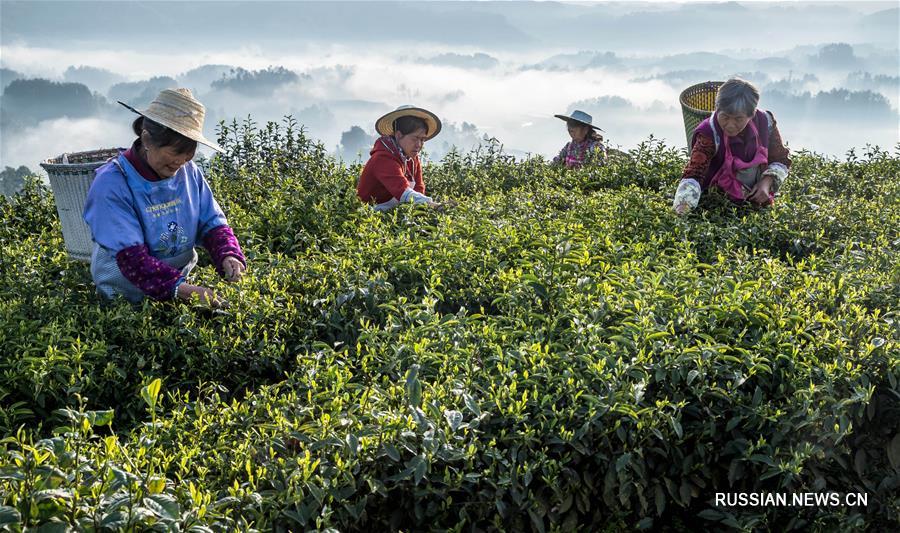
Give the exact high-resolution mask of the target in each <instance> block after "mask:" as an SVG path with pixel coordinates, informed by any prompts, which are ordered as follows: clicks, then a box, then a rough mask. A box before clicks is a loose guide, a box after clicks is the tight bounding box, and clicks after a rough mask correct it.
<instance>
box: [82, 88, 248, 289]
mask: <svg viewBox="0 0 900 533" xmlns="http://www.w3.org/2000/svg"><path fill="white" fill-rule="evenodd" d="M119 103H120V104H122V105H124V106H125V107H128V108H129V109H131V110H132V111H134V112H135V113H138V114H139V115H140V116H139V117H138V118H137V119H135V121H134V123H133V124H132V129H133V130H134V133H135V134H136V135H137V139H136V140H135V141H134V143H133V144H132V145H131V148H129V149H128V150H122V151H121V152H120V153H119V156H118V157H116V158H114V159H111V160H110V161H109V162H107V163H106V164H105V165H103V166H102V167H100V168H99V169H97V172H96V177H95V178H94V182H93V183H92V184H91V188H90V191H89V192H88V197H87V201H86V203H85V207H84V220H85V222H87V224H88V226H89V227H90V229H91V235H92V238H93V240H94V249H93V252H92V254H91V275H92V277H93V279H94V284H95V285H96V286H97V290H98V291H99V292H100V294H102V295H103V296H106V297H107V298H112V297H114V296H116V295H120V296H123V297H125V298H126V299H128V300H130V301H132V302H139V301H141V300H142V299H143V298H144V297H145V296H149V297H151V298H153V299H156V300H168V299H171V298H174V297H176V296H177V297H179V298H182V299H190V298H192V297H193V296H194V295H196V296H198V297H199V298H200V299H201V300H203V301H205V302H207V303H210V304H213V305H218V304H219V303H220V302H219V300H218V299H217V298H216V295H215V293H214V292H213V291H212V290H211V289H209V288H207V287H203V286H199V285H192V284H190V283H187V281H186V279H187V276H188V274H189V273H190V271H191V269H192V268H193V267H194V265H196V263H197V252H196V251H195V250H194V247H195V246H196V245H197V244H198V243H202V244H203V245H204V246H205V247H206V249H207V250H208V251H209V254H210V256H211V257H212V259H213V262H214V264H215V266H216V269H217V270H218V272H219V274H221V275H222V276H223V277H224V278H225V279H226V280H228V281H237V280H239V279H240V278H241V276H242V274H243V272H244V270H245V269H246V265H247V262H246V259H245V258H244V254H243V252H242V251H241V247H240V245H239V244H238V241H237V239H236V238H235V236H234V232H233V231H232V229H231V228H230V227H229V226H228V223H227V220H226V219H225V215H224V213H223V212H222V209H221V208H219V204H218V203H217V202H216V200H215V198H214V197H213V195H212V191H211V190H210V188H209V184H208V183H207V182H206V179H205V178H204V177H203V174H202V172H201V171H200V169H199V168H198V167H197V165H195V164H194V162H193V161H191V159H192V158H193V157H194V153H195V151H196V149H197V143H202V144H205V145H206V146H209V147H211V148H213V149H215V150H218V151H221V148H219V147H218V145H216V144H215V143H213V142H212V141H209V140H207V139H206V138H205V137H204V136H203V118H204V116H205V108H204V107H203V105H202V104H201V103H200V102H198V101H197V100H196V99H195V98H194V97H193V95H192V94H191V92H190V91H189V90H187V89H166V90H164V91H162V92H160V93H159V95H158V96H157V97H156V99H155V100H154V101H153V102H151V103H150V106H149V107H148V108H147V109H146V110H144V111H138V110H136V109H134V108H131V107H130V106H128V105H126V104H124V103H122V102H119Z"/></svg>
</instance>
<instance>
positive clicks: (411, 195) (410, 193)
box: [400, 188, 431, 204]
mask: <svg viewBox="0 0 900 533" xmlns="http://www.w3.org/2000/svg"><path fill="white" fill-rule="evenodd" d="M410 200H412V202H413V203H414V204H424V203H428V202H430V201H431V197H430V196H425V195H424V194H422V193H420V192H416V191H414V190H412V189H409V188H408V189H406V190H405V191H403V194H402V195H401V196H400V201H401V202H409V201H410Z"/></svg>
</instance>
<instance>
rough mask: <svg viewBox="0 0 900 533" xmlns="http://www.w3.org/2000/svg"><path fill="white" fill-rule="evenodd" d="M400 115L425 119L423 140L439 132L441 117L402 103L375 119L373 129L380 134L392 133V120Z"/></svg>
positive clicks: (394, 120)
mask: <svg viewBox="0 0 900 533" xmlns="http://www.w3.org/2000/svg"><path fill="white" fill-rule="evenodd" d="M400 117H418V118H420V119H422V120H424V121H425V125H426V126H427V131H426V133H425V140H426V141H427V140H428V139H432V138H434V136H435V135H437V134H438V133H440V132H441V119H439V118H438V117H437V115H435V114H434V113H432V112H431V111H428V110H427V109H422V108H421V107H416V106H412V105H402V106H400V107H398V108H397V109H395V110H393V111H391V112H390V113H388V114H386V115H384V116H382V117H381V118H379V119H378V120H376V121H375V131H377V132H378V133H379V134H381V135H393V134H394V122H396V120H397V119H398V118H400Z"/></svg>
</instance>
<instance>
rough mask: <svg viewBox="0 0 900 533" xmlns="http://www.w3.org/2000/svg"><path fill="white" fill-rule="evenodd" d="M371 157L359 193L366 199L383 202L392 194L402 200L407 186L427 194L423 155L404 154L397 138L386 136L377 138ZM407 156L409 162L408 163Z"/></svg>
mask: <svg viewBox="0 0 900 533" xmlns="http://www.w3.org/2000/svg"><path fill="white" fill-rule="evenodd" d="M369 155H370V156H371V157H369V160H368V161H366V166H365V167H363V171H362V174H360V176H359V185H357V186H356V194H357V196H359V199H360V200H362V201H363V202H373V203H376V204H381V203H384V202H387V201H389V200H390V199H391V198H396V199H397V200H400V197H401V196H402V195H403V192H404V191H406V189H409V188H411V189H412V190H414V191H416V192H418V193H421V194H425V182H424V181H423V180H422V164H421V163H420V162H419V156H418V155H416V156H415V157H412V158H404V157H402V156H401V152H400V147H399V146H397V145H396V142H395V141H394V140H393V138H391V137H389V136H384V137H381V138H379V139H376V140H375V146H374V147H373V148H372V151H371V152H369ZM404 159H406V163H405V164H404V161H403V160H404Z"/></svg>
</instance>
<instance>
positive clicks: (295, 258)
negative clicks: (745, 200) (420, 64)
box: [0, 124, 900, 531]
mask: <svg viewBox="0 0 900 533" xmlns="http://www.w3.org/2000/svg"><path fill="white" fill-rule="evenodd" d="M286 126H287V127H286ZM286 126H281V127H278V126H276V125H273V124H270V125H268V127H263V128H261V129H256V128H252V127H249V126H247V125H245V126H244V127H238V126H237V125H234V126H232V127H229V128H225V129H224V130H223V131H222V132H221V135H220V141H219V142H220V143H221V144H222V145H223V146H225V147H226V149H227V153H226V155H225V156H223V157H221V158H219V159H216V160H214V161H211V162H208V164H207V168H208V178H209V181H210V184H211V186H212V188H213V190H214V191H215V193H216V196H217V198H218V200H219V202H220V204H221V205H222V207H223V209H224V210H225V212H226V213H227V215H228V217H229V222H230V224H231V225H232V226H233V227H234V228H235V232H236V234H237V235H238V237H239V238H240V239H241V243H242V245H243V247H244V249H245V251H246V252H247V255H248V259H249V264H250V270H249V272H248V274H249V275H247V276H246V277H245V278H244V280H242V281H241V282H240V283H239V284H237V285H235V286H226V284H224V283H222V282H221V281H220V280H219V279H218V278H217V276H216V274H215V271H214V269H213V267H212V266H211V265H210V262H209V259H208V257H206V256H205V255H203V256H202V259H201V265H202V266H201V267H200V268H198V269H197V270H196V271H195V276H197V277H198V279H199V280H202V282H204V283H208V284H210V285H212V286H214V287H215V288H216V290H217V291H219V293H220V294H222V295H223V296H224V297H225V299H226V300H227V301H228V302H229V303H230V306H229V307H228V308H226V309H222V310H215V311H212V310H209V309H207V308H204V307H201V306H191V305H187V304H182V303H178V304H174V303H155V302H146V303H144V304H142V305H140V306H138V307H136V308H133V307H132V306H130V305H128V304H127V303H121V302H120V303H114V304H107V303H104V302H102V301H101V300H100V298H99V297H98V296H96V295H95V294H94V291H93V287H92V283H91V278H90V274H89V271H88V267H87V265H84V264H80V263H73V262H71V261H69V260H68V259H67V257H66V255H65V252H64V246H63V242H62V237H61V234H60V228H59V222H58V220H57V216H56V212H55V207H54V204H53V199H52V194H50V193H49V191H47V190H46V189H45V188H43V187H42V186H40V185H39V183H38V182H37V181H35V180H32V181H31V182H30V183H29V185H28V186H27V187H26V188H25V190H24V192H23V193H21V194H19V195H18V196H16V197H14V198H12V199H5V198H0V249H2V253H0V352H2V354H3V356H2V358H0V407H2V409H0V428H2V432H3V434H4V435H5V436H7V438H6V439H4V440H3V441H2V443H0V504H2V507H0V523H2V524H7V526H8V527H11V528H12V529H14V530H16V529H19V528H23V527H24V528H26V529H27V528H33V527H37V526H38V525H41V524H44V525H47V527H53V524H57V525H58V523H62V524H66V525H68V526H70V527H78V528H83V529H87V530H115V529H122V528H133V529H135V530H144V529H149V528H154V529H160V530H163V529H166V530H170V529H171V530H176V529H177V530H195V531H210V530H213V531H226V530H236V529H237V530H250V529H255V530H259V531H272V530H278V531H283V530H288V529H290V530H302V529H326V528H334V529H336V530H367V531H381V530H388V529H392V530H394V529H403V530H423V529H440V530H444V529H446V530H453V531H474V530H494V529H500V530H508V531H522V530H534V531H587V530H592V531H603V530H610V531H616V530H621V529H622V528H628V529H632V528H645V529H649V528H652V529H653V530H672V531H679V530H697V529H707V530H713V529H717V528H721V529H727V528H729V527H731V528H738V529H742V530H750V529H753V528H761V529H767V528H768V529H774V530H790V529H807V530H823V531H826V530H827V531H833V530H847V529H868V530H871V531H881V530H890V529H896V527H897V525H898V522H900V497H898V494H900V490H898V489H900V428H898V420H900V385H898V380H900V357H898V355H900V306H898V300H900V180H898V176H900V152H897V151H895V152H894V153H893V154H891V153H887V152H883V151H879V150H877V149H872V150H870V151H869V152H868V153H866V154H849V155H848V156H847V157H846V158H845V160H843V161H837V160H834V159H827V158H824V157H821V156H818V155H816V154H812V153H808V152H797V153H794V154H793V160H794V164H793V167H792V175H791V176H790V177H789V181H787V182H786V184H785V187H784V189H783V190H782V193H781V196H780V197H779V198H778V201H777V203H776V206H775V207H774V208H773V209H767V210H761V211H757V210H753V209H749V208H738V207H734V206H731V205H730V204H728V203H727V202H726V201H724V200H723V199H722V197H719V196H717V195H715V194H708V195H705V196H704V199H703V201H702V202H701V207H700V208H699V209H698V210H697V211H696V212H694V213H692V214H690V215H689V216H686V217H684V218H679V217H677V216H675V215H674V214H673V213H672V211H671V208H670V204H671V194H672V193H673V192H674V188H675V186H676V184H677V180H678V178H679V177H680V174H681V168H682V166H683V164H684V154H683V152H682V151H679V150H675V149H672V148H670V147H667V146H664V145H661V144H660V143H659V142H657V141H655V140H653V139H650V140H648V141H647V142H645V143H643V144H642V145H641V146H640V147H638V148H637V149H635V150H632V151H630V152H629V153H628V154H627V157H622V158H619V159H617V160H616V161H614V162H612V163H611V164H609V165H607V166H605V167H602V168H599V169H591V170H583V171H575V172H571V171H566V170H561V169H557V168H553V167H550V166H548V165H547V162H546V161H544V160H542V159H540V158H535V159H529V160H526V161H520V162H516V161H514V160H512V159H511V158H509V157H507V156H505V155H504V154H503V153H502V151H501V150H500V147H499V146H498V145H496V144H494V145H489V146H487V147H484V148H482V149H481V150H479V151H476V152H471V153H468V154H458V153H451V154H450V155H449V156H447V157H446V158H445V159H444V160H442V161H441V162H440V163H437V164H431V165H429V166H428V167H426V169H425V176H426V183H427V185H428V187H429V194H432V195H433V196H435V197H436V198H437V199H440V200H444V199H453V200H455V201H456V202H457V205H456V206H455V207H453V208H452V209H448V210H447V211H446V212H445V213H438V212H435V211H433V210H428V209H426V208H415V207H412V206H404V207H401V208H398V209H396V210H395V211H393V212H391V213H389V214H386V215H382V214H378V213H375V212H373V211H371V210H369V209H367V208H364V207H361V206H360V205H359V204H358V201H357V200H356V197H355V191H354V186H355V180H356V177H357V176H358V174H359V170H360V168H359V167H358V166H351V167H347V166H344V165H342V164H339V163H337V162H335V161H334V160H333V159H332V158H331V157H330V156H328V155H327V154H326V150H325V149H324V147H322V146H321V145H316V144H314V143H312V142H311V141H309V139H308V138H307V137H306V136H305V135H304V134H303V132H302V130H299V129H297V128H296V127H295V126H294V125H292V124H288V125H286ZM426 149H427V146H426ZM827 491H836V492H838V493H840V494H842V495H843V494H846V493H854V492H860V493H866V494H867V496H868V503H867V505H866V506H856V507H853V506H850V507H848V506H813V507H790V506H789V507H779V506H756V507H729V508H723V507H716V506H715V505H714V496H715V494H716V493H717V492H727V493H739V492H743V493H759V492H766V493H789V494H792V493H807V492H809V493H822V492H827ZM60 527H61V526H60Z"/></svg>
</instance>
